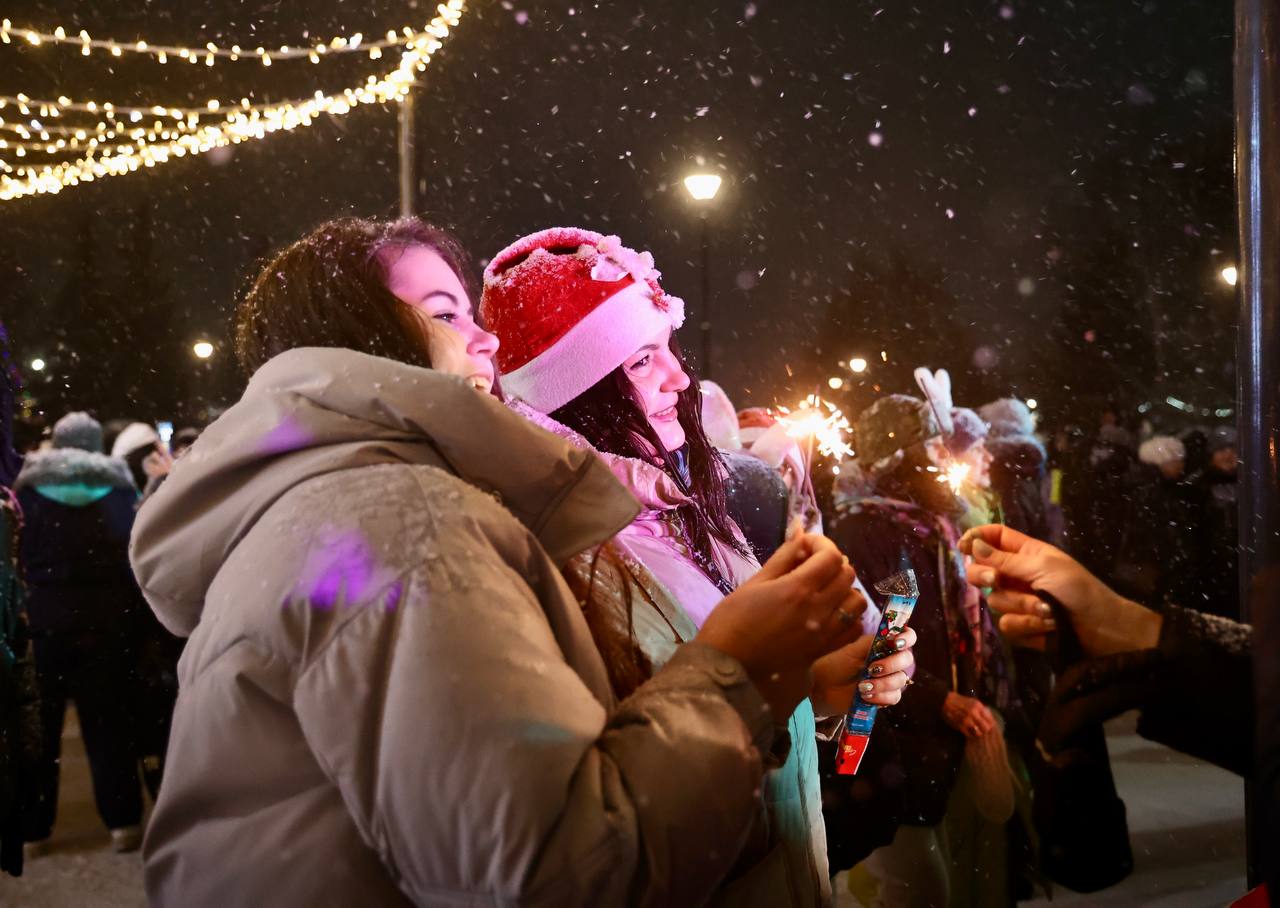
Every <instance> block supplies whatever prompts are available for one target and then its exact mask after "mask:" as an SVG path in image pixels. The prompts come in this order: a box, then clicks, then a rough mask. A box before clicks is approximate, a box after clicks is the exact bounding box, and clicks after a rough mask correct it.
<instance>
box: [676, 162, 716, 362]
mask: <svg viewBox="0 0 1280 908" xmlns="http://www.w3.org/2000/svg"><path fill="white" fill-rule="evenodd" d="M721 182H722V180H721V179H720V176H719V174H714V173H691V174H689V175H688V176H687V177H685V178H684V188H685V189H686V190H688V192H689V195H690V197H692V198H693V201H694V202H695V203H697V204H698V205H699V207H700V208H701V212H700V214H701V220H702V325H701V329H702V374H703V376H704V377H706V378H710V377H711V222H710V219H709V218H708V216H707V215H708V214H709V212H708V210H707V207H708V205H710V203H711V202H712V201H714V200H715V197H716V194H717V193H718V192H719V191H720V183H721Z"/></svg>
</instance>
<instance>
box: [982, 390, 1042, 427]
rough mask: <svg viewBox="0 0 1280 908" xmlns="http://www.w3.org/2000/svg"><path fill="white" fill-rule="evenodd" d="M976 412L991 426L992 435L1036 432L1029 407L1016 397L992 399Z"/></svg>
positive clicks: (1033, 418)
mask: <svg viewBox="0 0 1280 908" xmlns="http://www.w3.org/2000/svg"><path fill="white" fill-rule="evenodd" d="M978 414H979V415H980V416H981V417H982V418H983V419H985V420H986V421H987V423H988V424H989V425H990V426H991V434H992V435H993V436H1001V435H1035V434H1036V421H1035V417H1033V416H1032V415H1031V409H1030V408H1029V407H1028V406H1027V405H1026V404H1024V403H1023V402H1022V401H1020V400H1018V399H1017V398H1016V397H1002V398H1001V399H1000V400H993V401H992V402H991V403H989V404H985V405H983V406H981V407H979V408H978Z"/></svg>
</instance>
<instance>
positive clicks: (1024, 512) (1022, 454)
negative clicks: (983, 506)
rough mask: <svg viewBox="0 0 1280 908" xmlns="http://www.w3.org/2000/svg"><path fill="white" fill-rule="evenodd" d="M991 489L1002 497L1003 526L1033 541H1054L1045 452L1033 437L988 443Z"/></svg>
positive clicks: (996, 439) (999, 439) (989, 440)
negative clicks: (990, 458) (1024, 534)
mask: <svg viewBox="0 0 1280 908" xmlns="http://www.w3.org/2000/svg"><path fill="white" fill-rule="evenodd" d="M987 449H988V450H989V451H990V452H991V457H992V460H991V489H992V491H994V492H995V493H996V495H997V496H999V499H1000V510H1001V512H1002V513H1003V515H1004V523H1005V524H1006V525H1007V526H1011V527H1013V528H1014V529H1015V530H1018V531H1019V532H1022V533H1026V534H1027V535H1028V536H1030V537H1031V538H1033V539H1040V540H1043V541H1045V542H1049V541H1051V540H1052V536H1053V526H1052V522H1051V520H1050V515H1049V508H1050V506H1051V505H1050V502H1049V496H1048V494H1047V484H1048V474H1047V472H1046V470H1045V452H1044V448H1043V447H1041V445H1040V443H1039V442H1038V441H1036V440H1035V439H1034V438H1032V437H1030V436H1024V435H1017V436H1009V437H1006V438H993V439H988V441H987Z"/></svg>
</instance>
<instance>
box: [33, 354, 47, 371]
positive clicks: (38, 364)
mask: <svg viewBox="0 0 1280 908" xmlns="http://www.w3.org/2000/svg"><path fill="white" fill-rule="evenodd" d="M45 365H46V364H45V361H44V360H42V359H41V358H40V357H38V356H37V357H36V358H35V359H33V360H32V361H31V371H32V372H43V371H44V367H45Z"/></svg>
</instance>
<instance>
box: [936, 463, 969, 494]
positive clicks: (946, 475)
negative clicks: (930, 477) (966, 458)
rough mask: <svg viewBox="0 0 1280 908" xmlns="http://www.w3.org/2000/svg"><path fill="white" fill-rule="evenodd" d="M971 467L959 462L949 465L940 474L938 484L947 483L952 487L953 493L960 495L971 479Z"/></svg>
mask: <svg viewBox="0 0 1280 908" xmlns="http://www.w3.org/2000/svg"><path fill="white" fill-rule="evenodd" d="M970 469H971V467H970V466H969V465H968V464H967V463H960V462H959V461H957V460H953V461H951V463H949V464H947V467H946V469H945V470H943V471H942V472H941V473H939V474H938V482H945V483H947V485H949V486H951V491H952V492H954V493H956V494H957V495H958V494H960V489H961V488H962V487H963V486H964V484H965V483H966V482H967V481H968V479H969V471H970Z"/></svg>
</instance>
